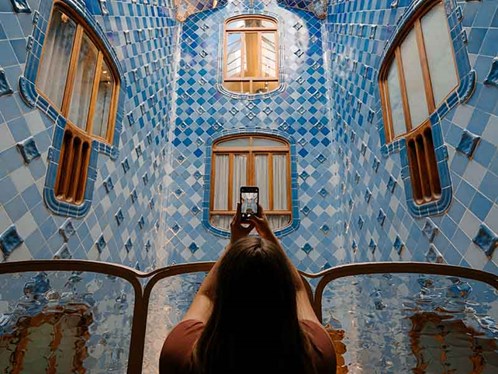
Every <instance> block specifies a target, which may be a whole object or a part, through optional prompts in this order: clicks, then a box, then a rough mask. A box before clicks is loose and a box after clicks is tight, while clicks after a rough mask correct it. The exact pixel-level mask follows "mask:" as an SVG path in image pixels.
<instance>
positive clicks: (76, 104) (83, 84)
mask: <svg viewBox="0 0 498 374" xmlns="http://www.w3.org/2000/svg"><path fill="white" fill-rule="evenodd" d="M98 52H99V51H98V50H97V47H95V45H94V44H93V43H92V41H91V40H90V38H89V37H88V35H87V34H86V33H84V34H83V39H82V41H81V49H80V55H79V57H78V65H77V67H76V75H75V79H74V88H73V95H72V97H71V106H70V108H69V119H70V120H71V122H72V123H73V124H75V125H76V126H78V127H79V128H81V129H86V121H87V118H88V110H89V109H90V98H91V96H92V89H93V80H94V78H95V68H96V66H97V55H98Z"/></svg>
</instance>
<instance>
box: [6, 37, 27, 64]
mask: <svg viewBox="0 0 498 374" xmlns="http://www.w3.org/2000/svg"><path fill="white" fill-rule="evenodd" d="M10 45H12V48H13V49H14V53H15V54H16V57H17V61H19V63H20V64H24V63H25V62H26V39H24V38H23V39H13V40H10Z"/></svg>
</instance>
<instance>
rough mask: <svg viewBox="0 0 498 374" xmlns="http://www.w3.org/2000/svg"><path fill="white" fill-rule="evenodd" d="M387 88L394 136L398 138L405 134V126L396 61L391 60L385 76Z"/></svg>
mask: <svg viewBox="0 0 498 374" xmlns="http://www.w3.org/2000/svg"><path fill="white" fill-rule="evenodd" d="M387 87H388V91H389V104H390V106H391V116H392V121H393V123H392V125H393V130H394V136H398V135H401V134H404V133H405V132H406V125H405V117H404V115H403V102H402V101H401V89H400V85H399V78H398V64H397V60H396V59H393V62H392V63H391V66H390V68H389V73H388V74H387Z"/></svg>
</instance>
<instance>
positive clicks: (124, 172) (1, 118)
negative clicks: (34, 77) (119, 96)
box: [0, 0, 179, 270]
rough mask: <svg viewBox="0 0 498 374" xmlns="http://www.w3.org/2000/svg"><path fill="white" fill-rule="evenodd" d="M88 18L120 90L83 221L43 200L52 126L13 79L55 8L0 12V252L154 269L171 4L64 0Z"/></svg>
mask: <svg viewBox="0 0 498 374" xmlns="http://www.w3.org/2000/svg"><path fill="white" fill-rule="evenodd" d="M65 2H66V3H67V4H69V5H71V6H75V7H83V8H85V9H86V11H87V13H89V16H88V17H90V18H91V19H90V20H89V21H91V20H94V21H96V22H97V24H98V25H99V27H100V29H101V32H102V33H104V34H105V36H106V38H107V40H108V42H109V43H110V45H111V46H112V49H113V51H114V53H115V54H116V56H117V59H118V60H119V62H120V65H121V66H120V68H121V70H122V71H123V74H124V79H125V82H122V83H123V85H124V86H125V89H126V95H125V96H126V97H125V102H124V109H123V113H120V114H119V115H121V116H123V117H124V120H123V121H122V131H121V134H120V137H119V143H118V144H119V145H118V147H117V148H118V151H119V155H118V157H117V159H116V160H112V159H111V158H109V157H108V156H106V155H103V154H99V156H98V164H97V176H96V182H95V186H94V193H93V201H92V205H91V208H90V210H89V212H88V213H87V214H86V215H85V216H84V217H83V218H67V217H62V216H58V215H54V214H53V213H51V212H50V211H49V210H48V209H47V208H46V205H45V203H44V201H43V199H42V194H43V187H44V185H45V183H46V171H47V165H48V161H47V157H48V153H49V149H50V147H51V145H52V136H53V132H54V122H53V120H52V119H50V118H49V117H48V116H47V115H46V114H45V113H43V112H42V111H41V110H40V109H36V108H35V109H34V108H31V107H29V106H27V105H26V103H25V102H24V101H23V99H22V98H21V95H20V92H19V83H18V82H19V78H20V76H21V75H25V74H24V68H25V66H26V64H27V62H29V59H30V58H33V53H34V52H33V50H35V49H36V48H38V42H39V41H40V40H41V39H40V38H41V36H42V35H43V34H44V32H45V27H46V17H47V14H49V12H50V8H51V7H52V1H51V0H41V1H38V0H32V1H28V2H25V1H21V0H13V1H11V2H10V1H2V2H1V3H0V51H1V53H0V134H1V136H0V190H1V191H2V193H1V194H0V247H1V249H2V252H3V258H4V260H8V261H14V260H24V259H32V258H35V259H47V258H53V257H54V256H55V257H60V258H69V257H72V258H82V259H93V260H101V261H110V262H116V263H121V264H125V265H128V266H132V267H137V268H140V269H142V270H144V269H148V268H151V267H152V266H154V262H155V253H156V243H157V242H158V241H161V240H162V235H161V231H160V230H159V223H160V209H159V207H160V206H161V199H162V193H161V190H162V186H163V184H162V183H163V176H164V172H163V167H162V165H163V163H164V159H165V158H166V157H165V156H166V145H165V141H164V140H165V138H166V134H167V132H168V124H169V123H170V121H169V113H170V103H171V102H172V99H171V97H172V94H173V90H172V87H173V81H174V74H175V70H174V67H175V65H176V64H175V63H174V62H173V61H174V58H175V50H176V47H177V38H178V32H179V26H178V23H177V22H176V21H175V15H174V10H173V5H172V1H169V0H152V1H147V0H124V1H120V0H119V1H105V0H104V1H98V2H97V1H90V0H86V1H83V0H67V1H65Z"/></svg>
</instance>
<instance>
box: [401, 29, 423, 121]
mask: <svg viewBox="0 0 498 374" xmlns="http://www.w3.org/2000/svg"><path fill="white" fill-rule="evenodd" d="M401 60H402V61H403V72H404V75H405V84H406V94H407V96H408V106H409V107H410V117H411V121H412V129H414V128H416V127H418V126H419V125H421V124H422V122H424V121H425V120H426V119H427V118H428V117H429V109H428V107H427V99H426V96H425V85H424V77H423V75H422V67H421V64H420V55H419V52H418V46H417V35H416V32H415V29H412V30H411V31H410V33H409V34H408V35H407V37H406V38H405V40H404V41H403V44H402V45H401Z"/></svg>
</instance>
